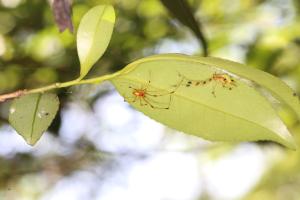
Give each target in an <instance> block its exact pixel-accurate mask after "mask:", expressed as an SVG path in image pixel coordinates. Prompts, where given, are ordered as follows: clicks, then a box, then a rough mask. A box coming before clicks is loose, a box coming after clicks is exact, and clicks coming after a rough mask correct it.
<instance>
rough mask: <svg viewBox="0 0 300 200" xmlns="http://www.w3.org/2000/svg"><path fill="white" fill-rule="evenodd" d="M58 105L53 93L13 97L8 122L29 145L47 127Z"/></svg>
mask: <svg viewBox="0 0 300 200" xmlns="http://www.w3.org/2000/svg"><path fill="white" fill-rule="evenodd" d="M58 106H59V101H58V98H57V96H56V95H55V94H49V93H44V94H30V95H25V96H22V97H20V98H18V99H15V100H14V101H13V103H12V105H11V107H10V113H9V123H10V124H11V125H12V127H14V129H15V130H16V131H17V132H18V133H19V134H20V135H21V136H22V137H23V138H24V139H25V140H26V142H27V143H28V144H30V145H34V144H35V143H36V142H37V141H38V140H39V139H40V137H41V136H42V134H43V132H44V131H45V130H46V129H47V128H48V127H49V125H50V124H51V122H52V120H53V119H54V117H55V115H56V113H57V110H58Z"/></svg>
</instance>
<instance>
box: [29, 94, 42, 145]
mask: <svg viewBox="0 0 300 200" xmlns="http://www.w3.org/2000/svg"><path fill="white" fill-rule="evenodd" d="M41 97H42V95H41V94H38V97H37V100H36V104H35V109H34V112H33V119H32V123H31V130H30V143H31V142H32V137H33V132H34V125H35V119H36V115H37V112H38V108H39V104H40V100H41Z"/></svg>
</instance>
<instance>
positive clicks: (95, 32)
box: [87, 6, 107, 67]
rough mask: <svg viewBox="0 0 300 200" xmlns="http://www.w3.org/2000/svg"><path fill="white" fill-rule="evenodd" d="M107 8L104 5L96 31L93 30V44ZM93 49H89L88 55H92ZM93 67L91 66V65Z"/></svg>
mask: <svg viewBox="0 0 300 200" xmlns="http://www.w3.org/2000/svg"><path fill="white" fill-rule="evenodd" d="M106 9H107V6H104V8H103V11H102V13H101V15H100V16H99V18H98V20H97V23H96V26H95V27H96V28H95V30H96V31H93V34H92V39H91V41H92V42H91V44H92V46H93V45H94V44H95V40H96V39H95V38H96V37H95V36H96V35H97V32H98V26H99V24H100V23H101V19H102V17H103V15H104V13H105V10H106ZM91 50H92V48H90V49H89V50H88V54H87V55H91V53H90V52H91ZM90 67H91V66H90Z"/></svg>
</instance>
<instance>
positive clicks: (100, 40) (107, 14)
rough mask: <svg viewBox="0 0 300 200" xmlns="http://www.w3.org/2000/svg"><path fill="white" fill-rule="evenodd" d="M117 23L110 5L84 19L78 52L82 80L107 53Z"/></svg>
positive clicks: (80, 26)
mask: <svg viewBox="0 0 300 200" xmlns="http://www.w3.org/2000/svg"><path fill="white" fill-rule="evenodd" d="M114 23H115V11H114V8H113V7H112V6H110V5H100V6H96V7H94V8H92V9H91V10H89V11H88V12H87V13H86V14H85V15H84V16H83V18H82V20H81V22H80V24H79V28H78V32H77V51H78V56H79V60H80V65H81V66H80V67H81V68H80V77H79V79H82V78H83V77H84V76H85V75H86V74H87V73H88V72H89V70H90V69H91V67H92V66H93V65H94V64H95V63H96V62H97V60H98V59H99V58H100V57H101V56H102V55H103V53H104V52H105V50H106V48H107V46H108V44H109V41H110V38H111V35H112V32H113V28H114Z"/></svg>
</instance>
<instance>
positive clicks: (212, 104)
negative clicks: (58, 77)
mask: <svg viewBox="0 0 300 200" xmlns="http://www.w3.org/2000/svg"><path fill="white" fill-rule="evenodd" d="M214 73H224V69H222V68H219V67H217V66H213V65H212V63H211V65H207V64H203V63H201V62H200V61H199V60H197V59H195V58H194V57H190V56H183V55H174V54H173V55H157V56H152V57H148V58H144V59H141V60H138V61H136V62H134V63H132V64H130V65H128V66H127V67H126V68H125V69H124V70H123V71H122V73H121V75H119V76H117V77H115V78H114V79H112V82H113V84H114V85H115V87H116V88H117V90H118V91H119V92H120V94H121V95H122V96H124V98H125V100H126V101H127V102H129V103H130V104H131V105H132V106H133V107H135V108H136V109H138V110H140V111H142V112H143V113H144V114H146V115H148V116H149V117H151V118H153V119H155V120H157V121H159V122H161V123H163V124H165V125H167V126H169V127H172V128H175V129H177V130H180V131H183V132H185V133H189V134H193V135H196V136H200V137H203V138H206V139H209V140H213V141H256V140H271V141H275V142H278V143H280V144H283V145H285V146H287V147H290V148H295V143H294V140H293V138H292V136H291V135H290V133H289V131H288V129H287V128H286V126H285V125H284V124H283V122H282V120H281V119H280V118H279V117H278V115H277V113H276V111H275V110H274V108H273V107H272V105H271V104H270V102H269V101H268V100H267V99H266V98H265V97H263V96H262V95H261V94H260V93H259V92H258V91H257V90H256V89H255V88H254V87H251V86H249V85H248V84H247V83H245V82H244V81H243V80H241V79H238V78H237V77H235V78H233V79H234V80H235V82H236V87H233V89H232V90H229V89H228V88H223V87H222V85H221V84H220V83H217V82H215V81H212V82H210V83H209V84H206V85H198V86H190V87H187V86H186V84H187V81H186V80H185V81H183V82H182V78H181V77H180V76H179V74H183V75H184V76H186V77H189V78H190V79H193V80H208V79H209V78H211V77H212V75H213V74H214ZM256 73H257V75H258V76H259V73H260V71H257V72H256ZM278 81H280V80H279V79H278ZM178 84H180V86H179V87H178V88H177V87H176V85H178ZM214 87H216V89H215V91H216V97H214V95H212V90H213V88H214ZM135 89H146V90H147V91H149V95H148V93H147V92H146V94H145V96H146V100H145V99H143V98H135V95H134V92H136V91H135ZM172 91H175V93H173V94H170V92H172ZM168 93H169V94H168ZM150 95H151V96H150ZM169 104H170V106H169V109H162V108H167V107H168V105H169Z"/></svg>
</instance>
